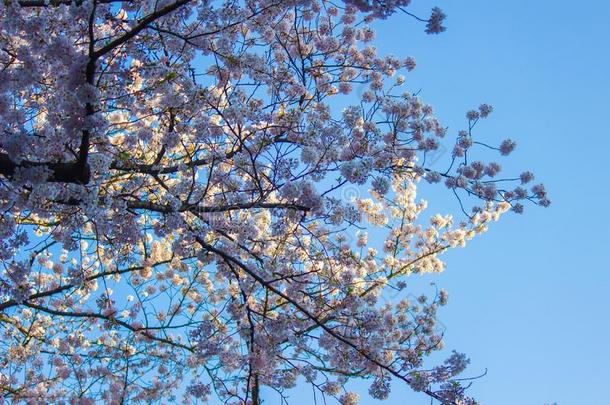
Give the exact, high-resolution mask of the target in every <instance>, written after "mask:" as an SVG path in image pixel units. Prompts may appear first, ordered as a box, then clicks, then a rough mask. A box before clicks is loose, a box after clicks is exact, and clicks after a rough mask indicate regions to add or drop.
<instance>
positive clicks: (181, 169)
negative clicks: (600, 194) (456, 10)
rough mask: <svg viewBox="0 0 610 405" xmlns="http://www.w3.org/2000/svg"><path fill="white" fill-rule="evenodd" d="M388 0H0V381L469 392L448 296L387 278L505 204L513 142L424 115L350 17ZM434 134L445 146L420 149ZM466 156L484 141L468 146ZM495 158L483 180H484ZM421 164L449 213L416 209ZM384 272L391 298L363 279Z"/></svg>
mask: <svg viewBox="0 0 610 405" xmlns="http://www.w3.org/2000/svg"><path fill="white" fill-rule="evenodd" d="M409 3H410V1H408V0H394V1H378V0H345V1H335V2H331V1H326V0H298V1H296V0H295V1H279V2H278V1H273V0H245V1H232V0H231V1H225V2H220V1H213V0H199V1H192V0H164V1H154V2H153V1H148V0H146V1H140V0H136V1H118V0H75V1H65V0H46V1H42V0H10V1H6V2H3V3H2V4H0V19H1V24H0V65H1V67H2V68H1V69H0V128H1V130H0V206H1V208H2V209H1V211H0V236H1V238H0V261H1V264H2V272H1V273H0V325H1V327H2V330H1V333H2V337H3V339H2V342H1V343H0V392H1V393H2V395H3V397H4V398H7V399H8V400H9V401H10V402H11V403H26V404H29V403H31V404H33V403H40V402H41V401H44V402H51V403H71V404H83V405H86V404H94V403H108V404H121V403H134V404H135V403H155V402H163V403H174V402H184V403H197V402H199V403H201V402H205V401H207V400H208V399H209V398H212V397H214V398H217V399H220V400H221V401H224V402H226V403H230V404H258V403H260V387H262V386H266V387H270V388H272V389H274V390H275V391H277V392H278V394H279V395H280V396H282V397H284V396H285V395H286V393H287V392H288V390H290V389H291V388H292V387H294V386H295V385H296V384H299V383H307V384H311V385H312V387H313V388H314V390H315V391H316V392H317V393H319V394H320V395H324V396H325V398H333V399H334V400H336V401H338V403H341V404H356V403H357V402H358V400H359V397H358V395H357V394H356V393H354V392H352V391H350V388H349V384H350V381H352V380H354V379H368V380H369V381H370V382H371V385H370V391H369V393H370V395H371V396H372V397H374V398H378V399H384V398H387V397H388V395H389V394H390V392H391V389H392V385H393V384H407V385H408V386H410V387H411V388H412V389H413V390H415V391H418V392H422V395H427V396H429V397H431V398H434V399H436V400H438V401H440V402H441V403H446V404H449V403H451V404H471V403H474V400H473V399H471V398H469V397H468V395H467V393H466V386H467V384H466V386H465V385H464V384H463V381H464V380H463V379H462V378H457V376H458V375H459V374H460V373H462V371H463V370H464V369H465V368H466V366H467V364H468V359H467V358H466V357H465V355H463V354H460V353H455V352H454V353H452V354H450V355H449V358H448V359H447V360H446V361H445V362H444V363H441V364H440V365H436V366H434V365H431V366H430V365H428V364H427V362H426V358H427V356H428V355H429V354H430V353H431V352H432V351H435V350H440V349H442V348H443V336H442V335H443V333H442V331H440V330H439V327H438V321H437V312H438V310H439V308H440V307H442V306H444V305H446V304H447V301H448V294H447V293H446V292H445V291H444V290H437V289H436V287H431V288H430V291H428V292H426V293H427V294H428V296H426V295H419V296H418V297H417V298H413V297H414V296H412V295H411V294H412V293H415V292H410V291H409V288H407V285H408V279H409V276H410V275H413V274H424V273H437V272H441V271H443V270H444V269H445V263H444V262H443V261H442V260H441V255H442V253H444V252H446V251H447V250H449V249H452V248H457V247H463V246H465V245H466V244H467V243H468V242H469V241H470V240H472V239H473V238H475V237H476V236H478V235H480V234H482V233H484V232H485V231H486V230H487V229H488V227H489V226H490V225H491V224H492V223H493V222H495V221H498V220H499V219H500V218H501V217H502V216H503V215H504V214H505V213H507V212H508V211H510V210H512V211H514V212H522V211H523V209H524V204H525V203H531V204H538V205H542V206H548V205H549V204H550V200H549V198H548V195H547V192H546V190H545V188H544V185H542V184H536V185H533V186H530V185H529V184H528V183H530V182H531V181H532V180H533V178H534V176H533V174H532V173H531V172H529V171H524V172H523V173H522V174H520V175H519V174H517V175H514V176H512V175H510V174H506V175H505V174H504V170H503V169H502V167H501V163H499V162H495V161H484V160H483V157H479V152H480V151H481V150H485V151H492V152H493V153H494V154H495V155H496V156H497V158H498V159H504V156H505V155H508V154H509V153H511V152H513V150H514V149H515V145H516V143H515V142H514V141H512V140H506V141H503V142H501V143H500V144H499V145H495V144H489V143H486V142H483V141H482V140H479V139H478V137H477V134H476V132H477V131H478V128H476V127H477V125H478V123H479V122H480V121H481V120H482V119H487V118H488V117H490V116H491V113H492V111H493V109H492V107H491V106H490V105H488V104H482V105H481V106H480V107H478V108H475V109H473V110H472V111H470V112H468V113H467V115H466V120H465V121H466V122H465V129H463V130H461V131H455V130H453V129H448V128H446V127H445V126H443V124H442V123H441V121H440V120H439V119H437V118H436V117H435V115H434V111H433V109H432V107H431V106H429V105H428V104H426V103H425V102H424V101H423V100H422V99H421V98H420V97H419V96H418V95H417V94H416V93H414V92H413V91H409V89H408V86H409V84H410V79H409V72H410V71H412V70H413V69H415V67H416V63H415V60H414V59H413V58H412V57H403V58H397V57H395V56H384V55H379V54H378V53H377V51H376V49H375V47H374V46H373V45H372V41H373V38H374V30H373V29H372V28H371V24H372V23H373V22H374V21H376V20H380V19H390V18H391V16H392V15H393V14H395V13H398V12H400V13H406V14H408V15H410V16H412V17H415V18H414V23H418V20H419V21H420V22H423V23H424V25H425V27H423V30H425V31H426V32H428V33H431V34H436V33H440V32H442V31H444V30H445V28H444V26H443V21H444V19H445V14H444V13H443V12H442V11H441V10H440V9H438V8H434V9H433V10H432V13H431V16H430V17H429V18H428V19H425V18H420V17H417V16H416V15H414V14H411V13H410V12H409V8H408V6H409ZM445 145H446V146H447V147H448V148H449V149H451V148H453V152H452V153H449V154H447V156H441V157H442V158H444V159H442V160H440V161H437V159H436V157H437V156H438V153H439V150H441V149H442V147H445ZM481 155H483V156H486V155H485V154H481ZM503 176H506V177H503ZM422 182H429V183H434V184H435V185H436V187H439V188H441V189H446V190H445V191H446V192H447V193H446V194H447V196H448V198H454V199H455V201H456V212H454V213H430V212H428V211H426V209H427V202H426V201H425V200H424V199H422V198H421V197H420V196H419V195H418V187H419V186H420V184H422ZM396 291H399V293H400V294H399V295H398V298H397V299H392V300H388V299H387V297H388V296H389V294H390V293H394V292H396Z"/></svg>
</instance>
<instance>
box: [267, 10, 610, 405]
mask: <svg viewBox="0 0 610 405" xmlns="http://www.w3.org/2000/svg"><path fill="white" fill-rule="evenodd" d="M434 5H438V6H440V7H441V8H442V9H443V10H444V11H445V12H446V13H447V14H448V19H447V26H448V30H447V32H445V33H444V34H441V35H439V36H434V37H432V36H427V35H425V34H424V33H423V28H422V26H421V25H418V24H416V23H415V22H414V21H413V20H411V19H410V18H409V17H408V16H405V15H396V16H394V17H392V18H390V19H389V20H388V21H385V22H384V23H383V24H381V25H380V26H379V31H378V36H377V40H376V44H377V46H378V48H379V49H380V51H382V52H381V53H392V54H395V55H397V56H407V55H411V56H414V57H415V58H416V60H417V62H418V68H417V69H416V70H415V71H414V72H412V73H411V74H410V75H409V76H407V83H408V85H409V88H410V89H411V90H417V89H421V97H422V98H423V99H424V100H425V101H427V102H429V103H431V104H432V105H433V106H434V107H435V111H436V114H437V116H438V117H439V118H440V119H441V120H442V121H443V122H444V123H445V124H446V125H448V126H449V128H450V132H451V131H454V132H455V131H457V130H458V129H461V128H462V127H463V126H464V125H465V121H464V113H465V111H467V110H468V109H470V108H472V107H476V106H478V105H479V104H480V103H482V102H487V103H490V104H492V105H493V106H494V108H495V111H494V113H493V114H492V116H491V117H490V118H489V119H488V120H487V121H484V122H483V123H482V124H481V125H480V126H478V127H477V130H476V131H477V132H476V133H477V136H479V137H481V138H482V139H485V140H488V141H490V142H492V143H493V142H496V143H498V142H499V141H500V140H502V139H504V138H507V137H510V138H512V139H515V140H517V142H518V147H517V150H516V151H515V152H514V154H513V155H511V159H510V160H507V161H501V163H502V164H503V166H504V168H505V170H506V171H507V172H510V169H513V172H514V173H519V172H520V170H522V169H530V170H532V171H534V172H535V174H536V178H537V180H538V181H542V182H544V183H545V185H546V186H547V189H548V190H549V193H550V198H551V200H552V202H553V204H552V206H551V207H550V208H548V209H542V208H538V207H526V212H525V214H524V215H522V216H519V215H508V216H505V217H504V220H503V221H501V222H500V223H498V224H496V225H495V226H493V227H492V228H491V229H490V231H489V232H488V233H487V234H486V235H484V236H483V237H482V238H479V239H477V240H475V241H473V242H472V243H471V244H470V245H469V246H467V247H466V248H465V249H460V250H455V251H453V252H451V253H449V254H447V255H446V256H445V259H446V261H447V263H448V268H447V270H446V271H445V273H443V274H442V275H440V276H423V277H417V278H416V279H414V280H413V282H411V283H410V284H411V285H412V286H413V288H414V289H415V292H416V293H417V292H422V291H424V289H425V285H426V284H428V283H429V282H431V281H434V282H436V283H437V284H438V285H439V287H442V288H445V289H447V290H448V291H449V294H450V300H449V305H448V306H447V307H445V308H444V309H443V310H442V311H441V312H440V319H441V321H442V323H443V324H444V325H445V328H446V334H445V336H446V347H447V353H449V351H450V350H451V349H457V350H460V351H463V352H465V353H467V354H468V355H469V356H470V358H471V360H472V363H471V367H470V368H469V370H467V373H470V375H477V374H479V373H481V372H483V371H484V370H485V369H487V370H488V373H487V375H486V376H485V377H483V378H482V379H479V380H477V381H476V382H475V383H474V385H473V386H472V387H471V389H470V392H471V393H472V395H474V396H475V397H476V398H478V399H479V400H480V401H481V402H482V403H484V404H495V405H509V404H510V405H514V404H522V405H529V404H538V405H542V404H544V403H552V402H556V403H557V404H559V405H579V404H588V405H598V404H599V405H601V404H607V403H608V399H607V389H606V388H605V387H606V386H607V383H608V381H610V367H608V364H610V348H609V344H610V316H609V314H608V309H609V305H608V298H607V297H608V296H609V295H610V272H609V270H610V266H608V261H607V259H606V258H605V257H604V256H605V249H607V248H608V247H607V245H608V243H609V242H610V238H609V237H608V232H609V230H610V221H609V219H608V211H609V210H608V208H607V205H608V200H607V197H608V196H609V195H610V191H608V190H610V181H609V180H608V175H609V174H610V172H609V171H608V169H607V164H608V161H609V160H610V131H609V130H608V121H609V120H610V78H609V74H610V46H609V43H608V41H609V40H610V2H607V1H602V0H597V1H593V0H590V1H580V2H571V1H567V0H555V1H550V0H546V1H544V0H538V1H532V0H529V1H527V0H513V1H510V2H508V1H489V0H468V1H459V2H458V1H450V0H434V1H431V2H427V1H423V0H418V1H414V2H413V6H412V7H411V10H412V11H414V12H417V14H419V15H422V16H426V15H427V13H428V12H429V11H428V10H429V8H430V7H432V6H434ZM423 197H424V198H427V199H428V200H429V201H430V203H431V204H430V205H431V208H430V210H431V211H432V210H434V209H435V208H438V209H439V210H441V211H443V210H445V211H447V210H454V212H456V211H455V210H456V206H455V201H453V200H452V199H451V197H450V194H448V193H447V192H443V193H440V192H436V191H430V192H429V193H428V194H426V193H425V191H424V195H423ZM439 198H440V200H439ZM431 211H429V212H431ZM417 289H419V291H417ZM367 387H368V385H367V384H362V385H357V386H356V388H357V390H358V391H359V392H360V393H361V397H362V398H363V400H362V404H378V403H379V404H381V403H385V404H407V403H408V404H409V405H425V404H429V403H430V401H429V399H427V398H426V397H425V396H423V395H418V394H413V393H410V392H409V391H408V389H404V388H400V387H399V384H395V385H394V387H393V393H392V395H391V396H390V399H388V400H386V401H384V402H380V401H375V400H372V399H370V398H368V397H367V395H366V391H367ZM310 393H311V390H310V388H309V387H306V386H300V387H299V388H297V389H295V390H294V391H293V392H292V395H291V400H290V403H291V404H310V403H312V400H311V396H310ZM266 402H267V403H269V404H274V403H279V401H278V398H277V397H275V396H273V395H269V396H267V398H266Z"/></svg>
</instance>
